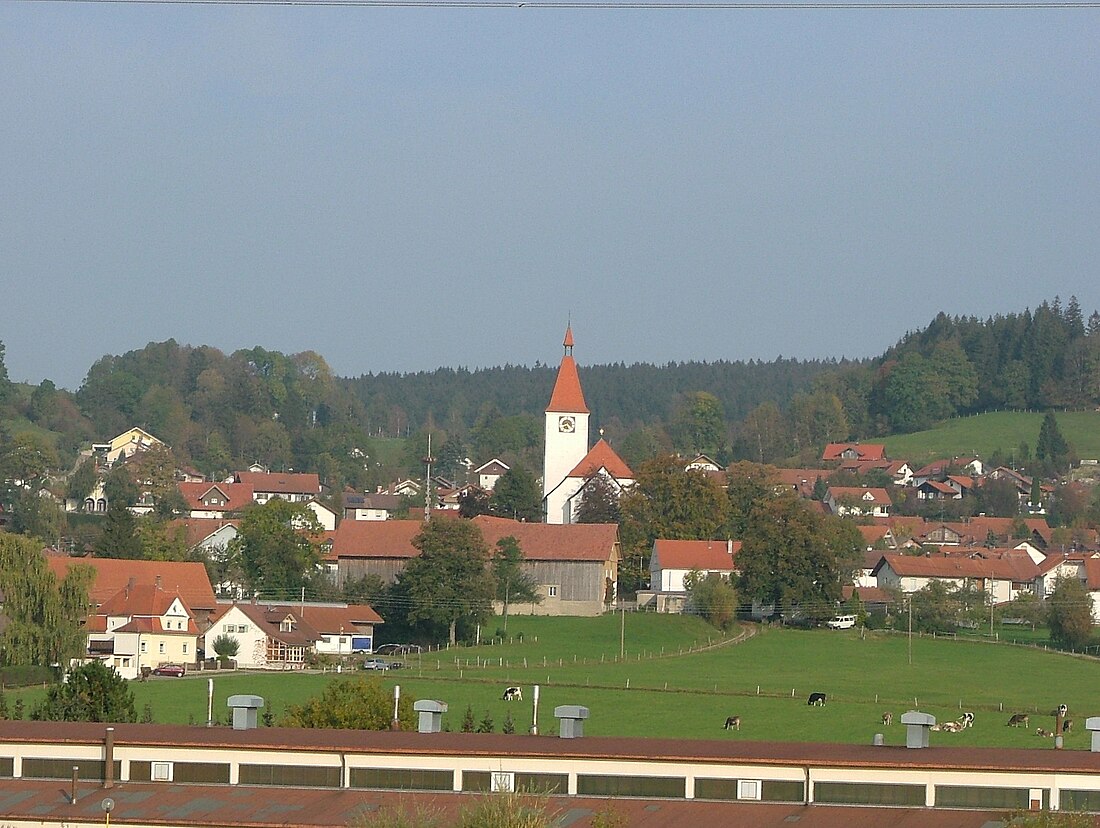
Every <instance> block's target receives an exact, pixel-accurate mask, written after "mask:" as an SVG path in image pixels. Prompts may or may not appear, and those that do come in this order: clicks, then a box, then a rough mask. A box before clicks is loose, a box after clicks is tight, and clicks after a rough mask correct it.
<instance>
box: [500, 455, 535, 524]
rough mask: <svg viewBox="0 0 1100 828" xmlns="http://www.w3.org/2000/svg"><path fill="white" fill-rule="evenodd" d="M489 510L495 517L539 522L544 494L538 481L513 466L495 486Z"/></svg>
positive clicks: (520, 468)
mask: <svg viewBox="0 0 1100 828" xmlns="http://www.w3.org/2000/svg"><path fill="white" fill-rule="evenodd" d="M489 509H490V511H491V512H492V513H493V514H495V515H500V516H502V517H510V518H513V519H515V520H526V521H537V520H539V519H540V518H541V517H542V492H541V491H540V490H539V484H538V481H537V480H535V477H534V475H532V474H531V473H530V472H529V471H527V469H525V468H523V467H522V466H512V468H510V469H508V471H506V472H505V473H504V474H502V475H501V476H500V479H499V480H497V482H496V484H495V485H494V486H493V494H492V496H491V497H490V498H489Z"/></svg>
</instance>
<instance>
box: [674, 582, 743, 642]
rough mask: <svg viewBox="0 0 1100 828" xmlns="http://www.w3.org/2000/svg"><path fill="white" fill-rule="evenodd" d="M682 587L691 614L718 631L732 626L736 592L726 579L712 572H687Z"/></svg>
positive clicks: (735, 606) (735, 612)
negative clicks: (699, 617)
mask: <svg viewBox="0 0 1100 828" xmlns="http://www.w3.org/2000/svg"><path fill="white" fill-rule="evenodd" d="M684 587H685V588H686V589H687V605H688V609H689V610H690V611H691V612H694V613H696V614H697V615H699V616H701V617H702V618H705V619H706V620H707V622H708V623H709V624H712V625H713V626H715V627H717V628H718V629H720V630H727V629H729V628H730V627H731V626H732V625H733V621H734V618H735V617H736V615H737V591H736V590H735V589H734V588H733V585H732V584H730V582H729V579H728V578H726V577H724V576H722V575H718V574H716V573H714V572H711V573H702V572H698V571H695V572H689V573H688V575H687V577H686V578H684Z"/></svg>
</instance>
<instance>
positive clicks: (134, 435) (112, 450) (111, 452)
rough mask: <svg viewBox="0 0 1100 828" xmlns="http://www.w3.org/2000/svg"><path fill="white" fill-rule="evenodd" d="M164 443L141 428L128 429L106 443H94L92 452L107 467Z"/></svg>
mask: <svg viewBox="0 0 1100 828" xmlns="http://www.w3.org/2000/svg"><path fill="white" fill-rule="evenodd" d="M163 445H164V443H163V442H161V441H160V440H158V439H157V438H156V437H154V436H153V435H152V434H150V433H149V432H148V431H146V430H145V429H143V428H136V427H135V428H130V429H127V430H126V431H124V432H122V433H121V434H119V435H118V436H117V437H114V438H113V439H111V440H110V441H109V442H107V443H96V444H95V445H93V446H92V451H93V453H95V454H98V455H100V456H101V457H102V458H103V461H104V462H105V463H106V464H107V465H108V466H113V465H114V464H115V463H116V462H117V461H118V459H119V458H122V459H126V458H127V457H130V456H132V455H133V454H134V453H135V452H138V451H144V450H145V449H148V448H152V447H153V446H163Z"/></svg>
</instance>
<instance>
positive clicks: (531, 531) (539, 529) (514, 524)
mask: <svg viewBox="0 0 1100 828" xmlns="http://www.w3.org/2000/svg"><path fill="white" fill-rule="evenodd" d="M473 522H474V524H476V525H477V527H478V528H479V529H481V535H482V537H483V538H485V543H486V544H487V545H488V547H489V549H490V550H492V549H493V547H495V546H496V543H497V541H499V540H500V539H501V538H506V537H508V536H509V535H511V536H512V537H514V538H515V539H516V540H517V541H519V547H520V549H521V550H523V557H524V558H526V559H527V560H529V561H607V560H610V559H611V558H612V557H615V556H617V555H618V549H617V544H618V542H619V527H618V525H617V524H614V523H564V524H551V523H523V522H522V521H518V520H511V519H510V518H499V517H492V516H490V515H478V516H477V517H476V518H474V519H473Z"/></svg>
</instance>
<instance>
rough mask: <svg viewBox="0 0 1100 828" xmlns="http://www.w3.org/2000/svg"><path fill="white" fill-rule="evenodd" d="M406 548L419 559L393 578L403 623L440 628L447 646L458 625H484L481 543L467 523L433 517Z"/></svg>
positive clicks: (486, 590) (489, 592) (487, 587)
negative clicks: (404, 611)
mask: <svg viewBox="0 0 1100 828" xmlns="http://www.w3.org/2000/svg"><path fill="white" fill-rule="evenodd" d="M412 544H413V546H415V547H416V548H417V549H418V550H419V551H420V554H419V555H417V556H416V557H415V558H412V559H411V560H410V561H409V563H408V564H407V565H406V567H405V569H404V571H403V572H402V573H401V574H400V575H398V576H397V586H398V589H399V592H400V593H401V594H402V596H403V597H404V598H405V600H407V601H408V607H409V610H408V620H409V623H410V624H413V625H417V624H422V623H423V624H429V625H438V626H441V627H445V628H446V629H447V637H448V640H449V641H450V642H451V644H452V645H453V644H454V643H455V642H456V640H457V628H458V622H459V621H469V622H480V621H484V620H485V619H486V618H488V617H489V615H490V612H491V602H492V598H493V584H492V578H491V577H490V576H489V573H488V572H487V569H488V563H489V550H488V548H487V547H486V546H485V540H484V539H483V538H482V536H481V531H480V530H479V529H478V528H477V526H476V525H474V524H473V523H470V522H469V521H466V520H462V519H457V520H455V519H448V518H436V519H434V520H431V521H428V522H427V523H425V524H424V526H423V528H422V529H421V531H420V534H418V535H417V536H416V537H414V538H413V540H412Z"/></svg>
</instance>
